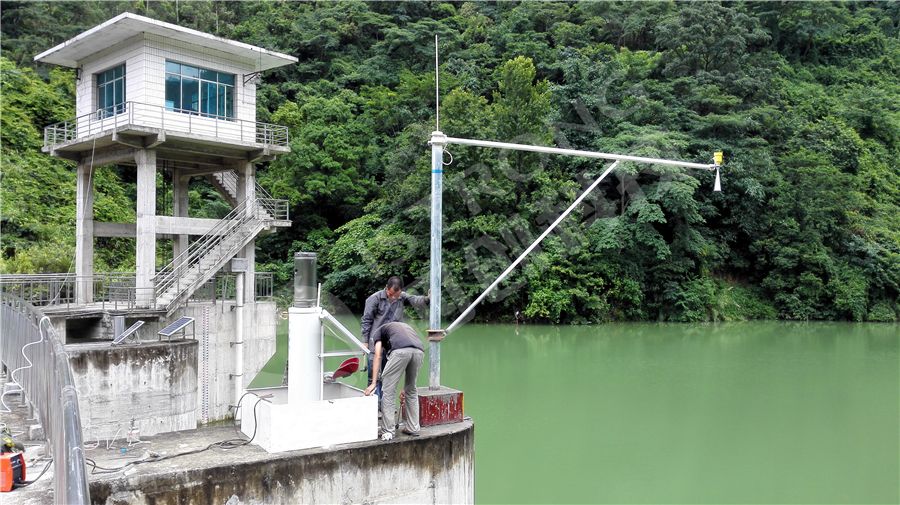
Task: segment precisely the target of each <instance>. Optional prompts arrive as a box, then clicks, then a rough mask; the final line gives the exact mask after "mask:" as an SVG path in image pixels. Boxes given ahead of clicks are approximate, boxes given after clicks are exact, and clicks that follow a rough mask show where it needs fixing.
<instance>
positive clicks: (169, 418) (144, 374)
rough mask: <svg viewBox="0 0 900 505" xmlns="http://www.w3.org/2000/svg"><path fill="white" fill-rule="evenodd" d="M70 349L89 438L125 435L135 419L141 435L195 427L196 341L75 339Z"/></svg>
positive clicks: (88, 439) (73, 372)
mask: <svg viewBox="0 0 900 505" xmlns="http://www.w3.org/2000/svg"><path fill="white" fill-rule="evenodd" d="M66 352H67V353H68V354H69V363H70V364H71V367H72V374H73V376H74V379H75V384H76V388H77V389H78V403H79V409H80V411H81V425H82V430H83V431H84V440H85V442H86V443H90V442H91V441H94V440H108V439H112V438H114V437H116V436H118V437H122V438H124V437H125V435H127V433H128V430H129V428H131V426H132V423H133V425H134V426H135V427H137V428H138V429H139V430H140V434H141V435H142V436H144V435H154V434H157V433H166V432H170V431H178V430H188V429H193V428H195V427H196V425H197V342H196V341H194V340H175V341H172V342H165V341H164V342H146V343H142V344H140V345H128V346H115V347H113V346H111V345H110V344H108V343H105V342H104V343H91V344H72V345H67V346H66ZM117 433H118V435H117Z"/></svg>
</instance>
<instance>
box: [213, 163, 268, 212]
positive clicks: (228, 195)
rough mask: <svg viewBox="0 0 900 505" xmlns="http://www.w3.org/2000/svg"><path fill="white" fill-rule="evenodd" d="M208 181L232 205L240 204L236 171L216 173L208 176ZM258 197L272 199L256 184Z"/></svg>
mask: <svg viewBox="0 0 900 505" xmlns="http://www.w3.org/2000/svg"><path fill="white" fill-rule="evenodd" d="M206 178H207V180H208V181H209V182H210V183H211V184H212V185H213V187H214V188H216V189H217V190H218V191H219V193H221V195H222V196H223V197H224V198H225V200H226V201H228V203H230V204H231V205H237V203H238V192H237V188H238V175H237V172H235V171H234V170H225V171H222V172H215V173H212V174H210V175H208V176H207V177H206ZM256 197H257V198H267V199H270V200H271V199H272V195H270V194H269V192H268V191H266V190H265V188H263V187H262V186H260V185H259V183H256Z"/></svg>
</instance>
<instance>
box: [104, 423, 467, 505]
mask: <svg viewBox="0 0 900 505" xmlns="http://www.w3.org/2000/svg"><path fill="white" fill-rule="evenodd" d="M474 437H475V430H474V426H473V424H472V423H471V421H466V422H462V423H457V424H455V425H450V426H448V428H447V429H445V430H444V431H441V432H439V433H437V434H434V435H427V434H423V435H422V436H420V437H417V438H410V437H405V438H400V439H395V440H394V441H391V442H389V443H382V442H367V443H361V444H352V445H350V446H349V447H348V446H345V447H347V448H341V449H337V450H334V449H330V450H323V449H319V450H307V451H296V452H292V453H283V454H279V455H267V454H264V453H263V454H260V453H259V451H254V452H249V451H243V452H242V455H243V457H235V456H230V455H228V456H222V455H221V454H220V453H212V451H205V452H203V453H200V454H196V455H192V456H190V458H191V459H192V460H191V461H190V462H184V461H182V462H179V463H172V464H171V466H172V467H171V468H169V469H166V470H165V471H150V470H147V471H143V470H138V472H137V473H135V474H133V475H131V476H123V475H121V474H118V475H117V476H114V477H104V476H101V477H99V478H97V479H93V480H92V481H91V489H90V491H91V500H92V501H93V503H96V504H104V505H125V504H131V505H142V504H148V505H149V504H153V505H167V504H172V505H175V504H183V503H190V504H192V505H200V504H216V505H222V504H227V505H241V504H243V505H251V504H253V505H256V504H291V505H293V504H299V503H367V504H375V503H410V504H426V503H473V502H474V498H475V472H474V470H475V440H474ZM242 450H243V449H242ZM210 453H212V454H210ZM210 458H216V459H217V461H214V462H213V461H212V460H211V459H210ZM223 458H227V461H222V459H223ZM184 459H187V458H184ZM172 461H173V462H175V461H178V459H177V458H176V459H175V460H172Z"/></svg>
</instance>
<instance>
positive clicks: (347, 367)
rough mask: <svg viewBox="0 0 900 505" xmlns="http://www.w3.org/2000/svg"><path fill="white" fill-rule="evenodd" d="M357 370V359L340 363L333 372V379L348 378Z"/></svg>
mask: <svg viewBox="0 0 900 505" xmlns="http://www.w3.org/2000/svg"><path fill="white" fill-rule="evenodd" d="M357 370H359V358H350V359H348V360H345V361H344V362H343V363H341V366H339V367H338V368H337V370H335V371H334V375H333V376H332V377H334V378H335V379H341V378H343V377H348V376H350V375H351V374H352V373H353V372H355V371H357Z"/></svg>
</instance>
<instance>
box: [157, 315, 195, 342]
mask: <svg viewBox="0 0 900 505" xmlns="http://www.w3.org/2000/svg"><path fill="white" fill-rule="evenodd" d="M193 322H194V318H193V317H182V318H179V319H178V320H177V321H175V322H174V323H172V324H170V325H169V326H166V327H165V328H163V329H161V330H159V334H160V335H161V336H163V337H171V336H172V335H174V334H175V333H176V332H179V331H181V330H183V329H184V327H185V326H187V325H189V324H191V323H193Z"/></svg>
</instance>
